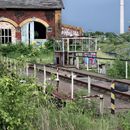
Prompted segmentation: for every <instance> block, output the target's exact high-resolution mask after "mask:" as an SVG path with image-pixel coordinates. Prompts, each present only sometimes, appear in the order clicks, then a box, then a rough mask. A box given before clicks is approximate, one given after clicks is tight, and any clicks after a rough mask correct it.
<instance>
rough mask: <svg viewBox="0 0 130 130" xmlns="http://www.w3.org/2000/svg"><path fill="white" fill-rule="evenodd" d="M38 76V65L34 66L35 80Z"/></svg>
mask: <svg viewBox="0 0 130 130" xmlns="http://www.w3.org/2000/svg"><path fill="white" fill-rule="evenodd" d="M36 76H37V66H36V64H34V78H36Z"/></svg>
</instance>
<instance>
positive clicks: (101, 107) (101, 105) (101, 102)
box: [100, 95, 104, 115]
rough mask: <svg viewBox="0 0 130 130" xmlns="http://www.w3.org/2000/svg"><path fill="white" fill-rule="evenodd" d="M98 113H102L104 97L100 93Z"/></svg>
mask: <svg viewBox="0 0 130 130" xmlns="http://www.w3.org/2000/svg"><path fill="white" fill-rule="evenodd" d="M100 114H101V115H103V114H104V97H103V95H100Z"/></svg>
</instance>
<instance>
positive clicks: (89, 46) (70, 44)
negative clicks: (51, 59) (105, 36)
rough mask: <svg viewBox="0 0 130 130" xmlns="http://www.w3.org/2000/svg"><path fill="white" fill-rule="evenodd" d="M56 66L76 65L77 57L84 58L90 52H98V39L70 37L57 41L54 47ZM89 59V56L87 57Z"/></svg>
mask: <svg viewBox="0 0 130 130" xmlns="http://www.w3.org/2000/svg"><path fill="white" fill-rule="evenodd" d="M54 49H55V64H58V65H62V66H65V65H76V62H77V61H78V60H76V57H81V58H82V62H83V57H85V54H86V53H88V52H89V54H90V53H95V54H96V51H97V38H91V37H68V38H62V40H57V41H56V43H55V46H54ZM86 57H88V56H86Z"/></svg>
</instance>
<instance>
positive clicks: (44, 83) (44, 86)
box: [43, 65, 46, 93]
mask: <svg viewBox="0 0 130 130" xmlns="http://www.w3.org/2000/svg"><path fill="white" fill-rule="evenodd" d="M43 92H44V93H45V92H46V66H45V65H44V81H43Z"/></svg>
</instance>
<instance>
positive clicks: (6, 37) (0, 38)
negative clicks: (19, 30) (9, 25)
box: [0, 29, 12, 44]
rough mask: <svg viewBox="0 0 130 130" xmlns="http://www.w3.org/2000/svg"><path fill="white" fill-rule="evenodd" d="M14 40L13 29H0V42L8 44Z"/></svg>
mask: <svg viewBox="0 0 130 130" xmlns="http://www.w3.org/2000/svg"><path fill="white" fill-rule="evenodd" d="M11 42H12V33H11V29H0V43H2V44H7V43H11Z"/></svg>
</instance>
